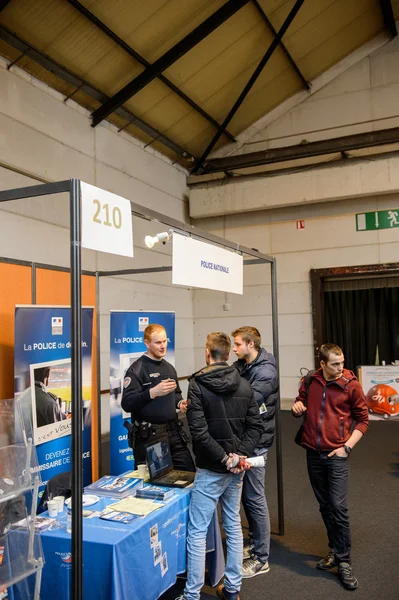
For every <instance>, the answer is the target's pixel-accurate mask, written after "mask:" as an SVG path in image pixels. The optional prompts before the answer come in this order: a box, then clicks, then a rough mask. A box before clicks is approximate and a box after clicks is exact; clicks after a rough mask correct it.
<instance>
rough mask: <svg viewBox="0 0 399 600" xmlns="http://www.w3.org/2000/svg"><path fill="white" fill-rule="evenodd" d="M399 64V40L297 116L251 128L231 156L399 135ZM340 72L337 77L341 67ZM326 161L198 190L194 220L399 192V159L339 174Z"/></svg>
mask: <svg viewBox="0 0 399 600" xmlns="http://www.w3.org/2000/svg"><path fill="white" fill-rule="evenodd" d="M371 47H373V45H372V46H371ZM398 64H399V40H398V38H395V39H394V40H392V41H390V42H389V43H388V44H385V45H384V46H383V47H382V48H380V49H378V50H376V51H374V52H373V53H372V54H370V55H369V56H367V57H364V58H362V59H361V60H360V61H359V62H357V63H356V64H354V65H353V66H351V67H350V68H349V69H347V71H345V72H343V73H341V74H340V75H339V76H338V77H336V78H335V79H334V80H333V81H331V82H330V83H329V84H328V85H325V86H324V87H322V88H321V89H319V90H318V91H316V92H314V93H312V94H311V95H310V96H309V97H308V98H307V99H306V100H304V101H302V102H301V103H300V104H298V105H297V106H295V108H292V109H291V110H289V111H288V112H286V113H285V114H283V115H281V116H279V117H278V118H276V119H275V120H274V121H272V122H269V121H270V118H269V119H268V124H267V126H265V127H263V128H262V127H261V122H262V120H261V122H260V123H258V124H257V125H256V124H255V125H254V126H252V127H251V128H249V130H248V132H247V134H246V135H247V137H248V136H249V137H248V139H247V138H246V137H245V132H244V134H242V136H243V137H244V138H245V140H246V141H245V143H244V144H243V143H239V144H238V145H237V148H236V150H234V151H233V146H231V145H230V146H229V148H230V154H232V155H234V154H245V153H247V152H254V151H261V150H265V149H270V148H278V147H283V146H290V145H295V144H300V143H301V142H303V141H306V142H313V141H317V140H322V139H330V138H337V137H340V136H347V135H351V134H357V133H364V132H369V131H376V130H379V129H389V128H393V127H398V126H399V70H398V68H397V65H398ZM332 71H333V72H334V73H335V72H336V69H335V67H334V68H333V69H332ZM322 77H323V76H322ZM303 94H304V93H301V97H302V98H303V97H304V95H303ZM280 110H281V109H280ZM254 131H256V133H253V132H254ZM251 132H252V135H250V133H251ZM388 150H389V148H385V149H384V151H388ZM218 152H219V151H218ZM226 152H227V150H226V149H224V153H226ZM215 154H216V153H215ZM349 154H350V153H349ZM325 160H326V163H330V164H327V165H326V164H324V165H322V166H321V167H319V168H318V169H313V170H312V169H309V168H308V169H305V170H303V171H302V172H301V173H298V174H296V175H292V174H281V175H279V176H278V177H270V178H269V179H259V178H253V179H250V178H244V179H241V180H239V181H238V182H237V181H234V180H227V181H225V180H224V181H222V182H219V184H218V183H215V182H212V183H209V184H203V185H202V186H201V187H196V188H193V189H192V190H191V191H190V215H191V216H192V217H193V218H204V217H209V216H212V215H213V216H217V215H223V214H234V213H235V212H248V211H252V210H262V209H274V208H279V207H282V206H294V205H298V204H299V205H302V204H304V203H309V204H311V203H317V202H334V201H337V200H342V199H346V198H354V197H358V198H362V197H367V196H370V195H378V194H380V195H385V194H389V193H395V194H396V193H398V192H399V166H398V165H399V156H398V154H396V155H395V156H389V157H388V156H387V157H384V158H379V159H378V158H373V160H369V159H367V158H364V159H362V160H348V161H345V162H344V161H341V162H340V163H338V164H336V165H335V166H332V165H331V162H330V161H331V156H328V157H326V159H325ZM265 181H267V185H265Z"/></svg>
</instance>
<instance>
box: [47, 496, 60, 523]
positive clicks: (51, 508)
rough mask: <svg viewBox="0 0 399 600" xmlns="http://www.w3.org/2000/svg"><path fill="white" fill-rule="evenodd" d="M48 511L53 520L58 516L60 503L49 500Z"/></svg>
mask: <svg viewBox="0 0 399 600" xmlns="http://www.w3.org/2000/svg"><path fill="white" fill-rule="evenodd" d="M47 510H48V516H49V517H50V518H51V519H54V517H56V516H57V515H58V501H57V500H49V501H48V502H47Z"/></svg>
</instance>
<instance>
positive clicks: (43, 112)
mask: <svg viewBox="0 0 399 600" xmlns="http://www.w3.org/2000/svg"><path fill="white" fill-rule="evenodd" d="M71 177H77V178H80V179H82V180H83V181H86V182H88V183H91V184H93V185H97V186H98V187H101V188H104V189H107V190H109V191H112V192H114V193H116V194H119V195H122V196H124V197H126V198H128V199H130V200H132V201H134V202H135V203H138V204H142V205H144V206H147V207H150V208H151V209H153V210H155V211H158V212H160V213H164V214H167V215H168V216H172V217H174V218H176V219H178V220H181V221H186V220H187V214H188V210H187V208H188V207H187V199H186V196H185V195H186V173H185V172H184V171H183V170H182V169H180V168H178V167H175V166H172V164H171V162H170V161H169V160H168V159H167V158H165V157H162V156H161V155H160V154H158V153H157V152H155V151H153V150H152V149H151V147H149V148H147V149H146V150H144V149H143V145H142V144H141V143H140V142H138V141H137V140H135V139H133V138H132V137H131V136H129V135H127V134H126V133H120V134H118V133H117V130H116V129H115V128H114V127H112V126H111V125H109V124H107V123H104V124H102V125H100V126H98V127H96V128H95V129H93V128H92V127H91V124H90V118H89V114H88V113H87V111H85V110H83V109H82V108H80V107H78V106H77V105H76V104H75V103H73V102H71V101H68V103H67V105H66V104H65V103H64V102H63V97H62V96H61V95H60V94H58V93H57V92H54V91H53V90H51V89H49V88H47V87H46V86H44V85H43V84H42V83H40V82H38V81H36V80H33V79H32V78H30V76H28V75H27V74H25V73H23V72H22V71H19V70H18V69H16V70H14V67H13V69H12V72H9V71H7V69H6V62H5V61H1V60H0V189H10V188H16V187H22V186H28V185H36V184H37V183H38V182H40V181H59V180H64V179H69V178H71ZM38 180H39V181H38ZM0 210H1V212H0V256H1V257H9V258H13V259H21V260H29V261H35V262H42V263H48V264H54V265H61V266H69V201H68V198H67V195H65V194H64V195H62V194H61V195H57V196H52V197H41V198H38V199H29V200H19V201H13V202H7V203H2V205H1V206H0ZM160 230H162V225H160V224H159V223H158V224H156V223H148V222H147V221H144V220H141V219H138V218H135V217H134V221H133V233H134V246H135V257H134V259H127V258H122V257H118V256H115V255H110V254H103V253H96V252H92V251H89V250H83V253H82V267H83V269H87V270H91V271H95V270H110V269H126V268H143V267H148V266H163V265H167V266H169V265H170V264H171V257H170V253H171V248H170V247H168V246H165V247H163V246H161V247H160V248H159V247H156V248H155V249H154V250H152V251H149V250H146V249H144V236H145V235H146V234H148V233H150V234H153V235H154V234H156V233H158V232H159V231H160ZM100 300H101V302H100V305H101V347H102V351H101V371H102V378H101V379H102V381H101V385H102V388H103V389H104V388H108V387H109V379H108V377H109V310H110V309H111V308H113V309H139V308H146V309H152V310H175V311H176V317H177V320H176V325H177V327H176V329H177V331H176V345H177V349H176V365H177V370H178V372H179V373H180V374H181V375H187V374H190V373H191V372H192V371H193V369H194V354H193V350H192V347H193V344H192V342H193V308H192V294H191V291H189V290H187V289H184V288H178V287H176V286H173V287H172V284H171V273H161V274H158V275H141V276H140V277H132V276H130V277H124V278H119V279H118V278H104V279H103V280H102V283H101V299H100ZM106 403H107V397H106V396H105V397H104V408H105V407H106ZM104 429H107V424H106V423H104Z"/></svg>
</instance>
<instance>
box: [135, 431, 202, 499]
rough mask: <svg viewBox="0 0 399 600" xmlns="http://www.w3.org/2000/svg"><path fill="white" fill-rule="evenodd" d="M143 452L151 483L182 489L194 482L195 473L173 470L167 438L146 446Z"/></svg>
mask: <svg viewBox="0 0 399 600" xmlns="http://www.w3.org/2000/svg"><path fill="white" fill-rule="evenodd" d="M145 452H146V459H147V465H148V470H149V472H150V481H151V483H153V484H155V485H165V486H167V487H178V488H184V487H186V486H187V485H190V483H192V482H193V481H194V478H195V473H192V472H190V471H175V470H174V469H173V463H172V455H171V453H170V447H169V441H168V438H161V439H158V440H157V441H156V442H152V443H151V444H147V446H146V449H145Z"/></svg>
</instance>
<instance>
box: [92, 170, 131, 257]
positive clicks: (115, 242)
mask: <svg viewBox="0 0 399 600" xmlns="http://www.w3.org/2000/svg"><path fill="white" fill-rule="evenodd" d="M81 197H82V247H83V248H89V249H90V250H97V251H99V252H109V253H111V254H120V255H122V256H133V228H132V213H131V206H130V202H129V200H126V198H121V197H120V196H116V195H115V194H111V192H107V191H105V190H101V189H100V188H97V187H94V186H93V185H89V184H88V183H83V182H81Z"/></svg>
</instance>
